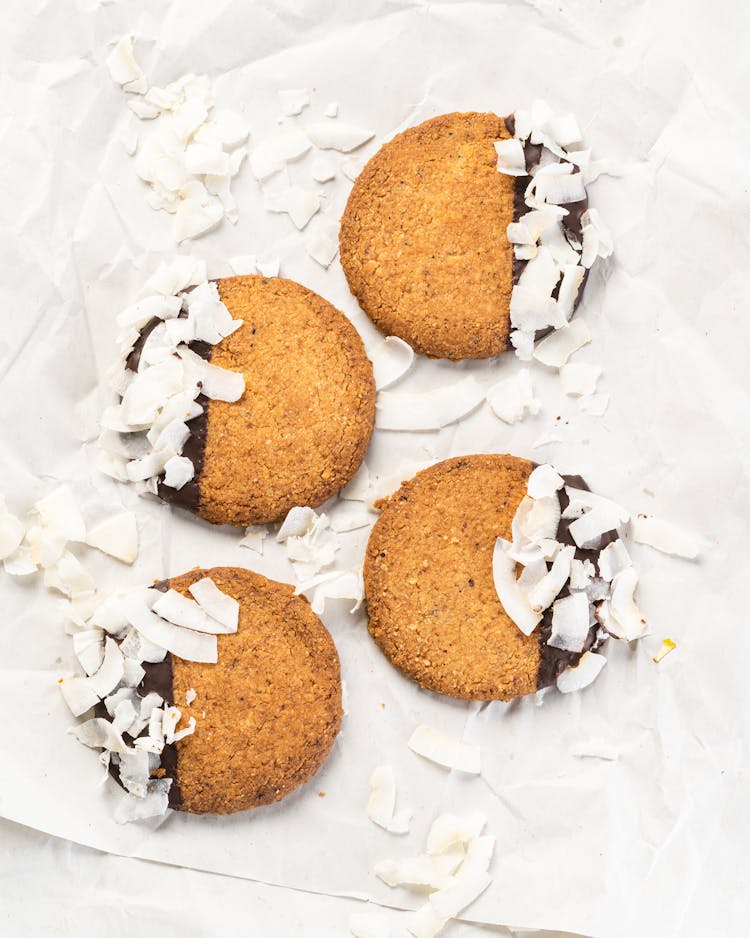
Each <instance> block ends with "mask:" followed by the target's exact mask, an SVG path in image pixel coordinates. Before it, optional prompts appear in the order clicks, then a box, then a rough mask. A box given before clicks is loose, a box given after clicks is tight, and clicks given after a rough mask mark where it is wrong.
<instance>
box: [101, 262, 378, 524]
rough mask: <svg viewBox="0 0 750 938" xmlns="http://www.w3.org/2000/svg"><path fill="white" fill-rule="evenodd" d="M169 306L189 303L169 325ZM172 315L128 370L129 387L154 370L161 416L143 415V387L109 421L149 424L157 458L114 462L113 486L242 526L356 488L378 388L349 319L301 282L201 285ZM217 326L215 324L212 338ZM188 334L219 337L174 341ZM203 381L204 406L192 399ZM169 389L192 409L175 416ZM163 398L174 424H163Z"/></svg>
mask: <svg viewBox="0 0 750 938" xmlns="http://www.w3.org/2000/svg"><path fill="white" fill-rule="evenodd" d="M152 301H153V302H154V303H155V304H157V306H156V308H157V309H158V304H159V298H158V297H155V298H153V299H149V300H148V301H144V302H152ZM173 301H174V303H175V304H176V308H179V304H180V303H182V304H183V305H182V312H181V313H180V314H179V316H178V317H177V318H169V316H170V315H171V316H172V317H174V308H175V307H172V309H171V310H170V308H169V304H171V303H172V302H173ZM165 303H166V304H167V306H166V309H165V311H163V312H162V311H161V310H159V313H158V314H157V318H154V319H152V320H151V321H150V322H148V323H146V324H145V325H144V326H142V327H141V331H140V335H139V336H138V338H137V340H136V341H135V343H134V344H133V346H132V349H131V350H130V351H129V353H128V355H127V358H126V370H127V371H128V372H129V373H130V374H131V375H132V374H133V373H135V380H134V381H133V382H132V384H135V383H139V384H143V382H144V380H146V378H148V376H146V378H144V374H143V372H144V369H150V371H151V372H152V373H154V372H156V375H155V378H154V383H156V382H157V381H158V388H159V393H164V395H165V397H164V400H163V401H161V402H157V403H163V404H164V405H165V406H164V407H163V408H162V409H161V410H159V409H158V408H157V407H152V408H151V409H150V410H149V409H144V407H143V406H142V402H143V400H144V393H143V392H142V389H141V387H140V386H139V387H138V388H136V389H135V391H133V386H132V384H131V385H130V386H129V385H128V384H127V383H126V382H124V383H123V384H124V386H125V393H124V394H123V395H122V400H121V404H120V406H119V408H118V409H116V411H115V416H114V422H112V423H111V426H112V427H113V428H114V429H116V430H122V429H123V428H124V429H128V430H129V429H130V428H131V426H132V427H133V428H134V429H138V430H142V429H143V427H144V426H145V427H146V429H147V430H148V431H149V433H148V440H149V444H151V443H153V452H150V453H147V455H146V457H141V458H139V459H137V460H133V461H131V463H130V464H128V463H125V464H124V465H123V463H122V462H119V463H117V462H116V460H117V459H121V457H120V456H117V457H114V459H115V472H113V473H112V474H115V475H116V476H117V477H118V478H124V479H130V480H132V481H137V480H145V481H143V482H141V483H140V484H142V485H145V487H146V488H147V490H149V491H155V492H156V493H157V494H158V495H159V496H160V497H161V498H163V499H165V500H167V501H170V502H172V503H174V504H176V505H179V506H181V507H183V508H187V509H189V510H191V511H193V512H195V513H196V514H198V515H199V516H200V517H202V518H205V519H206V520H207V521H210V522H213V523H215V524H233V525H243V526H245V525H250V524H263V523H267V522H275V521H280V520H282V519H283V518H284V517H285V515H286V514H287V512H288V511H289V509H290V508H292V507H294V506H296V505H310V506H312V507H316V506H318V505H320V504H322V503H323V502H324V501H326V500H327V499H328V498H330V497H331V496H332V495H334V494H335V493H336V492H337V491H338V490H339V489H340V488H342V487H343V486H344V485H345V484H346V483H347V482H348V481H349V479H351V477H352V476H353V475H354V473H355V472H356V470H357V469H358V468H359V466H360V463H361V462H362V459H363V457H364V454H365V451H366V449H367V446H368V443H369V440H370V436H371V434H372V430H373V424H374V415H375V383H374V379H373V372H372V366H371V364H370V362H369V360H368V358H367V355H366V353H365V349H364V345H363V343H362V340H361V339H360V337H359V335H358V333H357V331H356V330H355V328H354V327H353V326H352V325H351V323H350V322H349V320H348V319H347V318H346V316H344V314H343V313H341V312H340V311H339V310H337V309H336V308H335V307H333V306H332V305H331V304H330V303H328V302H327V301H326V300H324V299H323V298H322V297H320V296H318V295H317V294H315V293H313V292H312V291H310V290H307V289H306V288H305V287H303V286H301V285H300V284H298V283H294V282H293V281H291V280H285V279H281V278H266V277H261V276H242V277H231V278H228V279H223V280H219V281H216V282H215V286H214V284H213V283H206V282H204V283H202V284H201V285H200V286H198V287H197V288H195V289H194V290H187V291H183V292H182V293H180V294H178V295H177V296H176V297H174V298H169V297H168V298H167V300H166V301H164V300H163V299H162V302H161V305H162V306H164V305H165ZM222 303H223V304H224V307H225V309H222V306H221V304H222ZM198 307H200V309H199V310H198V312H199V313H200V316H199V315H197V313H196V310H197V309H198ZM227 310H228V314H229V315H227ZM159 315H160V316H161V318H158V316H159ZM210 316H214V317H217V318H216V319H215V322H213V321H212V322H210V323H209V325H208V326H207V325H206V321H207V319H208V318H209V317H210ZM181 318H184V326H183V323H182V322H181V321H180V320H181ZM233 320H234V321H233ZM240 321H241V323H242V324H241V325H240ZM183 328H186V329H188V330H192V331H191V332H190V336H194V335H195V334H196V331H197V333H198V334H199V335H212V333H213V332H214V330H215V329H219V330H220V331H219V332H218V333H217V334H215V335H214V336H213V338H214V339H215V341H213V342H209V341H196V340H195V339H194V338H192V339H191V340H190V341H188V340H187V339H182V340H179V335H180V333H179V330H181V329H183ZM227 333H229V334H227ZM170 342H171V345H170ZM144 355H145V356H146V358H145V361H144V358H143V357H142V356H144ZM165 356H166V363H165V361H164V357H165ZM175 359H176V360H177V365H176V367H180V363H181V364H182V368H183V371H182V372H181V373H180V374H178V375H177V376H176V377H174V376H173V375H172V373H171V372H169V371H165V368H167V367H171V365H172V364H174V363H175ZM206 361H207V362H209V366H208V374H207V376H201V374H200V368H204V369H206V367H207V366H206V365H205V362H206ZM214 366H216V367H214ZM159 369H161V371H159ZM196 369H197V370H196ZM219 369H222V371H219ZM196 375H197V378H196ZM173 378H174V380H173ZM243 379H244V390H243ZM196 380H197V381H198V387H201V386H202V393H200V394H199V395H197V391H195V392H188V391H187V390H186V388H187V385H189V384H190V383H191V382H192V387H193V388H195V387H196V384H195V382H196ZM170 382H172V383H171V384H170ZM180 382H182V383H180ZM175 387H176V388H177V390H178V392H180V393H187V394H188V397H190V398H191V399H190V409H188V410H187V411H186V405H182V406H180V407H178V410H177V411H174V408H172V404H171V400H176V401H177V404H178V405H179V401H180V400H181V398H180V394H175V393H174V389H175ZM162 388H163V389H164V391H163V392H162V391H161V389H162ZM145 390H146V393H147V394H151V395H152V396H154V395H153V392H152V388H151V387H147V388H146V389H145ZM167 393H169V394H172V395H173V397H172V399H168V398H167V397H166V395H167ZM193 393H195V394H196V395H197V396H196V397H195V399H194V400H193V399H192V394H193ZM145 399H146V401H147V402H149V401H150V398H148V397H146V398H145ZM167 400H170V403H169V408H172V410H173V411H174V413H173V414H172V413H171V416H173V417H174V419H173V420H172V422H171V423H169V422H166V420H167V418H164V417H163V414H164V413H165V412H166V411H167V410H168V407H167V406H166V402H167ZM139 418H141V420H139ZM123 421H126V423H125V424H124V426H123ZM127 421H130V423H128V422H127ZM141 421H142V422H141ZM180 421H184V423H183V424H181V423H180ZM165 422H166V425H165ZM155 424H156V426H155ZM105 426H106V423H105ZM149 428H150V429H149ZM185 437H186V438H185ZM175 444H179V446H180V448H179V449H177V452H176V455H175V452H174V445H175ZM170 446H171V447H172V448H171V449H170ZM111 459H112V457H110V460H111ZM105 471H107V470H106V469H105ZM118 472H119V473H120V474H119V475H118V474H117V473H118ZM149 486H152V487H151V488H150V487H149Z"/></svg>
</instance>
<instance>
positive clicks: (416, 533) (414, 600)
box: [364, 455, 614, 700]
mask: <svg viewBox="0 0 750 938" xmlns="http://www.w3.org/2000/svg"><path fill="white" fill-rule="evenodd" d="M534 468H535V467H534V464H533V463H532V462H529V461H528V460H526V459H519V458H517V457H515V456H500V455H476V456H460V457H457V458H454V459H448V460H446V461H444V462H441V463H437V464H436V465H434V466H431V467H430V468H429V469H425V470H423V471H422V472H419V473H418V474H417V475H416V476H415V477H414V478H413V479H411V480H409V481H408V482H405V483H403V484H402V485H401V487H400V488H399V489H398V490H397V491H396V492H394V493H393V495H391V496H390V497H389V498H387V499H385V500H383V501H382V502H380V503H379V504H378V506H377V507H379V508H380V509H381V512H382V513H381V515H380V517H379V519H378V521H377V522H376V524H375V526H374V527H373V530H372V532H371V535H370V539H369V543H368V545H367V554H366V558H365V566H364V583H365V596H366V602H367V613H368V618H369V630H370V634H371V635H372V637H373V638H374V639H375V641H376V642H377V643H378V645H379V646H380V648H381V649H382V651H383V652H384V653H385V655H386V656H387V657H388V659H389V660H390V661H391V663H392V664H393V665H395V667H397V668H398V669H399V670H400V671H401V672H402V673H403V674H405V675H406V676H407V677H409V678H411V679H412V680H414V681H416V682H417V683H418V684H420V685H421V686H422V687H425V688H427V689H429V690H433V691H437V692H438V693H441V694H447V695H448V696H451V697H458V698H464V699H471V700H493V699H498V700H510V699H511V698H514V697H519V696H522V695H525V694H530V693H533V692H534V691H536V690H538V689H540V688H542V687H546V686H548V685H550V684H553V683H555V681H556V679H557V678H558V677H559V675H560V674H561V673H562V672H563V671H564V670H565V669H566V668H568V667H569V666H571V665H573V666H574V665H576V664H577V663H578V661H579V660H580V659H581V656H582V654H583V653H584V652H586V651H588V650H589V649H592V648H593V647H594V645H595V643H596V642H597V641H598V623H595V624H594V625H593V627H591V626H590V623H589V611H588V602H587V603H586V611H585V627H584V630H583V635H582V636H581V638H580V647H578V650H577V651H570V650H566V649H565V648H560V647H556V646H558V645H560V644H565V643H564V642H559V641H557V639H556V637H555V638H552V641H553V644H549V641H550V638H551V635H552V631H553V629H552V609H550V608H549V607H550V606H551V602H552V598H550V602H549V603H548V604H547V606H548V608H547V609H546V610H545V611H544V612H543V613H542V612H540V613H539V614H538V615H537V616H536V617H534V618H532V622H531V629H532V631H531V633H530V634H525V633H524V631H522V630H521V628H519V626H518V625H517V624H516V622H515V621H514V620H513V619H512V618H511V615H510V614H509V612H508V611H506V609H505V608H504V607H503V604H502V603H501V601H500V599H499V598H498V593H497V589H496V581H495V575H494V571H493V556H494V554H495V552H496V549H497V548H496V545H497V542H498V538H501V539H503V540H505V541H510V540H511V539H512V527H513V521H514V516H515V515H516V512H517V510H518V508H519V505H521V503H522V500H524V498H525V497H526V496H527V493H528V489H527V486H528V482H529V478H530V477H531V474H532V471H533V470H534ZM565 481H566V482H567V484H568V485H571V486H575V488H576V490H584V489H585V484H584V483H583V480H582V479H580V478H579V477H566V479H565ZM562 482H563V480H562V479H561V480H560V483H561V485H562ZM566 491H567V490H566V489H561V491H560V493H559V496H558V497H559V507H558V508H556V509H555V510H554V511H553V517H552V522H553V525H554V528H553V530H552V531H551V532H548V533H550V534H551V540H552V541H554V538H555V537H556V538H557V539H558V540H559V542H560V544H562V545H573V544H574V542H573V540H572V539H571V534H570V521H569V520H567V519H562V518H561V517H560V514H561V509H563V508H564V507H565V506H566V505H567V501H566V499H567V495H566ZM613 537H614V535H606V536H605V537H604V538H603V539H602V540H601V545H600V546H605V545H606V544H607V543H609V541H610V540H612V539H613ZM570 554H571V557H572V556H574V557H575V558H576V561H577V562H578V563H580V564H581V568H580V569H581V570H582V571H583V570H584V569H588V570H593V567H592V568H584V567H583V564H584V562H585V561H589V562H591V561H594V560H595V559H596V556H598V555H597V553H596V552H594V551H589V550H581V549H580V548H578V547H575V545H574V548H573V549H571V550H570ZM546 572H547V567H546V565H544V566H543V569H542V573H546ZM593 572H594V573H595V572H596V571H595V570H593ZM587 575H588V574H587ZM560 585H561V587H562V585H563V584H560ZM566 595H567V587H565V588H563V589H559V590H558V592H557V593H555V597H556V596H559V597H560V598H564V597H565V596H566ZM553 598H554V597H553ZM537 623H538V625H537ZM568 647H570V646H568Z"/></svg>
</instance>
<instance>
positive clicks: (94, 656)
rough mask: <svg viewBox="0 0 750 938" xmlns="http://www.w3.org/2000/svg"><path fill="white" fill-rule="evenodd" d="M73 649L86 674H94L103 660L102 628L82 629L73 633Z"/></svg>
mask: <svg viewBox="0 0 750 938" xmlns="http://www.w3.org/2000/svg"><path fill="white" fill-rule="evenodd" d="M73 651H74V652H75V656H76V658H78V661H79V662H80V665H81V667H82V668H83V670H84V671H85V672H86V674H88V675H91V674H94V673H95V672H96V671H98V670H99V668H100V667H101V665H102V662H103V661H104V632H103V630H102V629H82V630H81V631H80V632H76V633H75V634H74V635H73Z"/></svg>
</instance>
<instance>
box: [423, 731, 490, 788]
mask: <svg viewBox="0 0 750 938" xmlns="http://www.w3.org/2000/svg"><path fill="white" fill-rule="evenodd" d="M409 749H411V750H412V752H416V753H417V755H419V756H422V757H423V758H424V759H429V760H430V762H436V763H437V764H438V765H442V766H445V767H446V768H448V769H456V770H457V771H459V772H466V773H467V774H469V775H479V773H480V771H481V755H480V750H479V746H472V745H471V744H470V743H464V742H461V740H460V739H456V738H455V737H453V736H447V735H446V734H445V733H441V732H440V731H439V730H436V729H435V728H434V727H432V726H427V725H425V724H422V725H420V726H418V727H417V728H416V729H415V730H414V732H413V733H412V734H411V737H410V739H409Z"/></svg>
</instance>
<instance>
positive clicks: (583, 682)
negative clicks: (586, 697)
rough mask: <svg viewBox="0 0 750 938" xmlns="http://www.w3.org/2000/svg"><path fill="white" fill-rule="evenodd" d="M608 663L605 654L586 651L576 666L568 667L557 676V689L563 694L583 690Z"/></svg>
mask: <svg viewBox="0 0 750 938" xmlns="http://www.w3.org/2000/svg"><path fill="white" fill-rule="evenodd" d="M606 663H607V659H606V658H605V657H604V655H601V654H598V653H594V652H591V651H587V652H584V654H583V655H581V659H580V661H579V662H578V664H576V665H575V666H574V667H573V666H570V667H567V668H566V669H565V670H564V671H563V672H562V674H561V675H560V676H559V677H558V678H557V689H558V690H559V691H560V693H561V694H570V693H572V692H573V691H577V690H583V688H584V687H588V686H589V684H592V683H593V682H594V681H595V680H596V679H597V677H599V674H600V673H601V670H602V668H603V667H604V665H605V664H606Z"/></svg>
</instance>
